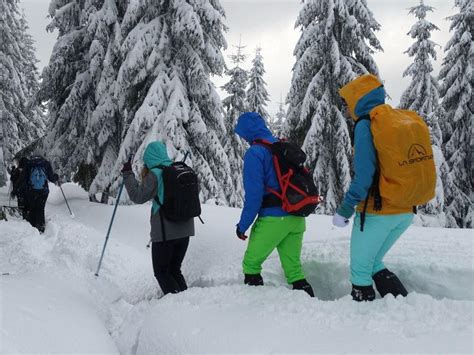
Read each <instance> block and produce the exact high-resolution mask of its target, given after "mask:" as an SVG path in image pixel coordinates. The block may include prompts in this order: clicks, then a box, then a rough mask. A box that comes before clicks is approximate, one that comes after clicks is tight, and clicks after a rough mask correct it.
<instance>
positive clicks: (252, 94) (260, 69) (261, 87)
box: [247, 47, 270, 122]
mask: <svg viewBox="0 0 474 355" xmlns="http://www.w3.org/2000/svg"><path fill="white" fill-rule="evenodd" d="M264 74H265V66H264V64H263V56H262V48H260V47H258V48H257V49H256V51H255V58H254V59H253V60H252V69H250V73H249V87H248V89H247V102H248V104H249V111H253V112H258V113H259V114H260V116H262V117H263V118H264V119H265V121H267V122H268V119H269V115H268V112H267V110H266V109H265V107H266V106H267V102H268V101H269V99H270V98H269V95H268V92H267V88H266V86H267V83H266V82H265V80H264V79H263V75H264Z"/></svg>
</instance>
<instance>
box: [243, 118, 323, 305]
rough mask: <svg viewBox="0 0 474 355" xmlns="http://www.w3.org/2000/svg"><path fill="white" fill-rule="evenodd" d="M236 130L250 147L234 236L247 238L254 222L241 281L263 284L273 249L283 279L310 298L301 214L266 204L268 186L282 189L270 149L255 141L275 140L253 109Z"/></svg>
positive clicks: (312, 294) (303, 221)
mask: <svg viewBox="0 0 474 355" xmlns="http://www.w3.org/2000/svg"><path fill="white" fill-rule="evenodd" d="M235 133H237V134H238V135H239V136H240V137H242V138H243V139H245V140H246V141H247V142H248V143H249V144H251V147H250V148H249V149H248V150H247V152H246V153H245V157H244V171H243V179H244V190H245V202H244V207H243V210H242V214H241V217H240V221H239V223H238V224H237V226H236V234H237V237H238V238H240V239H241V240H246V239H247V236H246V235H245V232H246V231H247V229H249V227H250V226H251V225H252V223H253V222H254V220H255V218H256V217H257V220H256V222H255V224H254V225H253V227H252V230H251V233H250V238H249V243H248V246H247V250H246V252H245V255H244V259H243V262H242V266H243V272H244V283H245V284H247V285H252V286H260V285H263V278H262V276H261V271H262V264H263V262H264V261H265V260H266V259H267V258H268V256H269V255H270V254H271V252H272V251H273V250H274V249H275V248H276V249H277V250H278V254H279V256H280V261H281V264H282V267H283V270H284V273H285V277H286V280H287V282H288V283H289V284H291V285H293V289H295V290H304V291H305V292H307V293H308V294H309V295H310V296H311V297H314V292H313V289H312V287H311V285H310V284H309V283H308V282H307V281H306V278H305V274H304V272H303V268H302V265H301V248H302V244H303V234H304V232H305V230H306V221H305V218H304V217H299V216H292V215H289V214H288V213H287V212H285V211H284V210H283V209H282V207H281V205H280V206H276V205H272V206H266V203H265V202H264V201H266V197H268V196H269V195H270V193H269V192H268V189H272V190H274V191H281V189H280V185H279V182H278V179H277V175H276V171H275V167H274V165H273V157H272V153H271V152H270V150H269V149H268V148H266V147H264V146H262V145H260V144H253V143H255V142H256V140H265V141H267V142H269V143H275V142H277V141H278V139H277V138H275V137H274V136H273V135H272V134H271V132H270V130H269V129H268V128H267V126H266V124H265V121H264V119H263V118H262V117H261V116H260V115H259V114H258V113H256V112H247V113H244V114H242V115H241V116H240V117H239V119H238V122H237V125H236V127H235Z"/></svg>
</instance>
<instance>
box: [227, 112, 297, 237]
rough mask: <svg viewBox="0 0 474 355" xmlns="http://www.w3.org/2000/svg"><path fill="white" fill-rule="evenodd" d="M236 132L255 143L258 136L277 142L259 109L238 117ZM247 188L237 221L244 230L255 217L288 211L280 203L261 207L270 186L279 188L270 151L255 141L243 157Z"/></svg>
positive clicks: (240, 228) (242, 230)
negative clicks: (277, 205) (238, 220)
mask: <svg viewBox="0 0 474 355" xmlns="http://www.w3.org/2000/svg"><path fill="white" fill-rule="evenodd" d="M235 133H237V134H238V135H239V136H240V137H242V138H243V139H245V140H246V141H247V142H248V143H250V144H252V142H254V141H255V140H256V139H263V140H267V141H269V142H271V143H274V142H276V141H277V140H278V139H277V138H275V137H274V136H273V135H272V133H271V132H270V130H269V129H268V128H267V126H266V125H265V121H264V119H263V118H262V117H261V116H260V115H259V114H258V113H256V112H246V113H244V114H242V115H241V116H240V117H239V120H238V121H237V125H236V127H235ZM243 175H244V190H245V202H244V208H243V210H242V214H241V216H240V222H239V223H238V224H237V226H238V227H239V230H240V231H241V232H242V233H245V231H247V229H249V227H250V226H251V225H252V223H253V221H254V220H255V217H257V215H258V216H259V217H267V216H274V217H281V216H287V215H288V213H287V212H285V211H283V210H282V209H281V207H270V208H262V200H263V196H264V195H267V194H269V192H267V191H266V189H267V188H271V189H274V190H276V191H280V184H279V183H278V179H277V175H276V171H275V168H274V166H273V159H272V154H271V152H270V151H269V150H268V149H267V148H265V147H263V146H261V145H252V146H251V147H250V148H249V149H248V150H247V152H246V153H245V157H244V173H243Z"/></svg>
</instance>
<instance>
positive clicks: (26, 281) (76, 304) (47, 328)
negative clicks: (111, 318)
mask: <svg viewBox="0 0 474 355" xmlns="http://www.w3.org/2000/svg"><path fill="white" fill-rule="evenodd" d="M0 284H1V289H2V295H1V298H2V300H1V302H2V305H3V306H4V307H2V310H1V328H2V342H1V343H2V346H1V348H0V352H1V353H40V352H41V353H117V352H118V351H117V348H116V346H115V344H114V342H113V340H112V338H111V337H110V336H109V334H108V332H107V329H106V328H105V325H104V322H103V321H102V320H101V319H100V317H99V316H98V312H97V309H96V308H95V303H94V300H92V299H91V298H90V295H89V294H88V292H87V290H84V289H82V288H81V287H80V285H77V284H75V282H73V281H71V280H68V279H65V278H63V277H61V278H58V276H57V275H56V274H49V273H30V274H23V275H18V276H15V277H2V279H1V280H0Z"/></svg>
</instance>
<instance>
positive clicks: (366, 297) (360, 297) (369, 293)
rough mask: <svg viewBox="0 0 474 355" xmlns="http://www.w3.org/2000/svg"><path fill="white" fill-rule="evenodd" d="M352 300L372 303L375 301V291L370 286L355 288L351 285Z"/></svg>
mask: <svg viewBox="0 0 474 355" xmlns="http://www.w3.org/2000/svg"><path fill="white" fill-rule="evenodd" d="M351 296H352V299H353V300H354V301H357V302H362V301H369V302H370V301H373V300H374V299H375V291H374V288H373V287H372V286H356V285H352V292H351Z"/></svg>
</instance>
